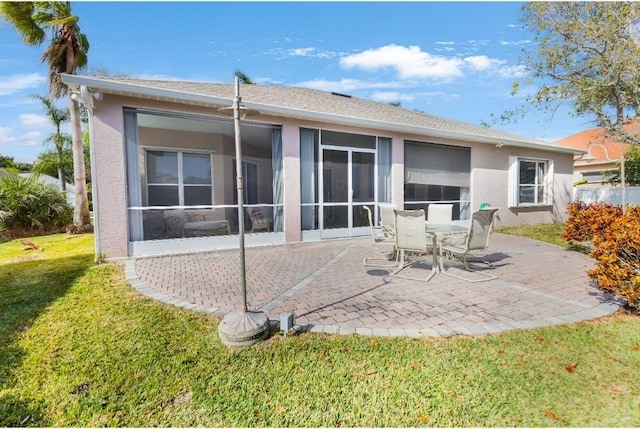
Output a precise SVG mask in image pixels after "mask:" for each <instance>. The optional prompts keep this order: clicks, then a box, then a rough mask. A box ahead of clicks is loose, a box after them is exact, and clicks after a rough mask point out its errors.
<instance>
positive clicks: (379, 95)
mask: <svg viewBox="0 0 640 429" xmlns="http://www.w3.org/2000/svg"><path fill="white" fill-rule="evenodd" d="M371 99H372V100H373V101H379V102H381V103H392V102H396V101H400V102H408V101H413V100H415V99H416V95H415V94H403V93H401V92H398V91H376V92H374V93H373V94H371Z"/></svg>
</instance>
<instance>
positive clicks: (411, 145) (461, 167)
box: [404, 141, 471, 220]
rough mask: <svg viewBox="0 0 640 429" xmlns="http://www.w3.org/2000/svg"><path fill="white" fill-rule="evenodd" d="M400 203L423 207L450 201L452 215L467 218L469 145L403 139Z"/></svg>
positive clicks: (454, 217)
mask: <svg viewBox="0 0 640 429" xmlns="http://www.w3.org/2000/svg"><path fill="white" fill-rule="evenodd" d="M404 177H405V179H404V206H405V208H406V209H424V210H425V212H426V211H427V208H428V206H429V204H431V203H440V202H446V203H452V204H453V205H454V209H453V219H455V220H458V219H468V218H469V190H470V182H471V180H470V178H471V149H469V148H467V147H458V146H446V145H439V144H433V143H419V142H413V141H405V145H404Z"/></svg>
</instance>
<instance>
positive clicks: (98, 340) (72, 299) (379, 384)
mask: <svg viewBox="0 0 640 429" xmlns="http://www.w3.org/2000/svg"><path fill="white" fill-rule="evenodd" d="M31 241H34V242H36V243H37V244H39V245H41V246H42V247H43V248H44V250H43V251H41V252H35V251H24V250H22V247H23V246H22V244H20V241H19V240H17V241H12V242H8V243H3V244H0V255H1V256H0V426H77V427H83V426H136V427H140V426H144V427H149V426H183V427H184V426H215V427H223V426H280V427H284V426H298V427H311V426H313V427H317V426H361V427H362V426H367V427H373V426H394V427H407V426H411V427H416V426H530V427H533V426H625V427H630V426H636V427H637V426H639V425H640V399H639V398H640V383H638V378H639V375H640V319H639V318H638V317H637V316H633V315H629V314H625V313H619V314H617V315H615V316H611V317H607V318H604V319H600V320H596V321H591V322H582V323H578V324H574V325H567V326H559V327H553V328H545V329H536V330H523V331H515V332H508V333H504V334H500V335H492V336H486V337H482V338H451V339H429V338H421V339H409V338H367V337H359V336H327V335H322V334H311V333H305V334H301V335H298V336H293V337H289V338H287V339H285V338H283V337H282V336H281V335H280V334H279V333H274V334H273V335H272V336H271V338H270V339H269V340H267V341H265V342H264V343H261V344H259V345H258V346H255V347H253V348H251V349H248V350H243V351H235V350H230V349H228V348H226V347H225V346H224V345H222V344H221V342H220V340H219V338H218V335H217V320H216V319H215V318H213V317H211V316H206V315H203V314H198V313H194V312H189V311H185V310H183V309H179V308H174V307H170V306H167V305H164V304H161V303H158V302H155V301H153V300H151V299H149V298H146V297H144V296H141V295H140V294H138V293H137V292H136V291H135V290H133V289H132V288H131V287H129V286H128V285H127V284H126V282H125V280H124V276H123V270H122V268H121V267H120V266H118V265H115V264H103V265H94V264H93V263H92V260H93V254H92V251H93V247H92V236H91V235H85V236H80V237H76V238H73V239H68V238H67V236H65V235H54V236H47V237H37V238H33V239H31ZM36 255H37V256H36Z"/></svg>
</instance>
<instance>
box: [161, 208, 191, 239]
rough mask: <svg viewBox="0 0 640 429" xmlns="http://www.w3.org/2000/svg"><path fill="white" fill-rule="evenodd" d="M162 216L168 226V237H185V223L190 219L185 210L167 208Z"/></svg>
mask: <svg viewBox="0 0 640 429" xmlns="http://www.w3.org/2000/svg"><path fill="white" fill-rule="evenodd" d="M162 216H164V220H165V224H166V226H167V238H180V237H184V224H185V223H187V222H188V221H189V219H188V217H187V214H186V212H185V211H184V210H165V211H164V212H163V213H162Z"/></svg>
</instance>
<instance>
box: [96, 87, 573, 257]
mask: <svg viewBox="0 0 640 429" xmlns="http://www.w3.org/2000/svg"><path fill="white" fill-rule="evenodd" d="M122 106H127V107H139V108H147V109H154V110H158V111H177V112H183V113H195V114H205V115H215V116H219V114H218V113H217V111H216V110H215V109H212V108H205V107H201V106H185V105H176V104H172V103H163V102H159V101H153V100H139V99H132V98H127V97H117V96H113V95H105V96H104V99H103V100H102V101H100V102H97V103H96V109H95V118H94V130H95V138H96V156H97V160H98V163H97V168H96V170H97V171H96V177H97V184H98V194H97V197H98V200H99V202H100V218H99V222H100V232H101V247H102V252H103V253H105V254H106V255H107V256H108V257H122V256H127V227H125V225H128V221H127V213H126V212H127V210H126V206H127V204H126V194H125V189H126V186H125V183H126V180H125V165H124V149H123V137H122V135H121V134H122V129H123V126H122V123H123V118H122V116H123V114H122ZM251 119H252V120H256V121H259V122H265V123H269V124H280V125H281V126H282V139H283V176H284V187H283V189H284V195H283V198H284V204H285V212H284V214H285V216H284V233H285V240H286V241H287V242H296V241H300V240H301V236H302V234H301V219H300V201H301V196H300V128H301V127H305V128H320V129H325V130H326V129H329V130H334V131H341V132H349V133H356V134H366V135H378V136H381V137H389V138H391V139H392V178H393V179H392V180H393V185H392V188H393V202H394V203H395V204H396V205H397V206H400V207H401V206H403V204H404V142H405V140H412V141H418V142H425V143H438V144H449V145H458V146H464V147H470V148H471V192H472V193H471V204H472V208H473V209H477V208H478V207H479V205H480V203H482V202H488V203H490V204H491V205H493V206H496V207H500V209H501V210H500V212H499V216H500V225H519V224H537V223H550V222H561V221H564V220H565V219H566V205H567V204H568V203H569V202H570V201H571V192H572V183H573V157H572V155H571V154H559V153H551V152H546V151H541V150H532V149H527V148H516V147H509V146H503V147H500V148H497V147H496V146H495V145H493V144H483V143H460V142H456V141H453V140H450V139H443V138H426V137H424V136H419V135H414V134H409V133H390V132H388V131H384V130H371V129H365V128H361V127H351V126H344V125H339V124H327V123H320V122H314V121H298V120H292V119H284V118H277V117H269V116H266V115H259V116H257V117H252V118H251ZM146 133H147V131H141V132H140V145H141V146H144V145H145V142H146V139H147V138H149V141H153V143H150V145H151V146H162V145H164V144H167V145H169V144H174V143H170V142H171V141H175V136H171V135H170V134H169V133H166V131H164V130H163V131H162V134H165V136H164V137H165V138H166V139H167V142H166V143H163V141H164V140H163V139H162V138H160V137H161V136H158V135H155V136H152V135H146ZM156 134H157V133H156ZM181 135H184V134H182V133H181ZM191 137H193V138H194V139H193V140H196V141H197V140H198V139H199V138H198V137H196V136H190V141H192V140H191ZM200 141H201V143H200V144H201V145H202V147H203V149H205V148H213V150H215V151H216V155H217V154H218V150H219V151H220V153H221V154H223V155H224V154H225V153H231V152H230V151H232V149H233V139H230V138H225V139H223V141H221V142H220V141H212V139H211V136H210V135H206V138H205V136H202V138H201V140H200ZM243 150H244V151H245V152H244V153H243V155H246V156H251V148H247V149H244V148H243ZM510 155H515V156H522V157H532V158H539V159H553V160H554V191H555V195H554V199H553V206H551V207H532V208H509V207H508V206H507V197H508V163H509V156H510ZM215 158H216V159H217V158H218V157H215ZM222 158H223V159H225V158H226V157H224V156H223V157H222ZM143 162H144V161H143ZM218 162H219V161H217V160H216V161H214V181H215V190H214V195H215V197H216V203H218V201H219V200H218V198H219V196H221V195H224V201H225V203H228V202H229V201H233V199H232V197H233V196H232V193H233V190H232V188H231V187H228V186H227V187H226V188H224V187H223V188H220V187H221V186H222V184H223V182H224V179H226V180H227V181H228V180H229V178H230V177H231V163H230V162H225V161H222V163H221V164H219V163H218ZM268 167H269V168H268ZM267 170H268V172H269V173H268V174H269V175H271V169H270V166H266V165H265V166H264V168H263V169H261V172H260V174H262V173H264V172H265V171H267ZM141 171H144V170H143V169H141Z"/></svg>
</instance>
